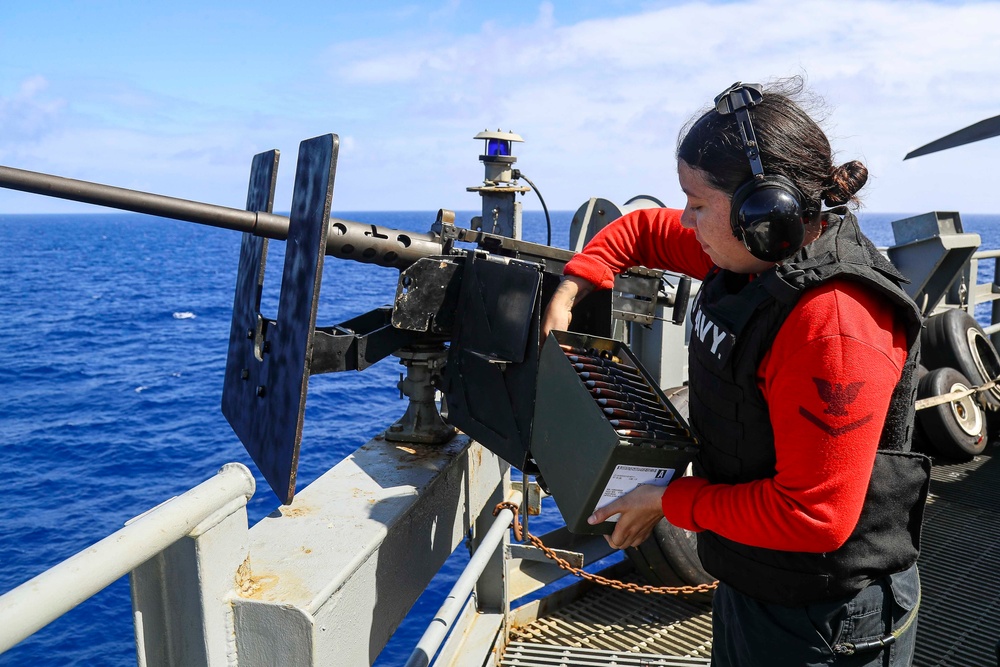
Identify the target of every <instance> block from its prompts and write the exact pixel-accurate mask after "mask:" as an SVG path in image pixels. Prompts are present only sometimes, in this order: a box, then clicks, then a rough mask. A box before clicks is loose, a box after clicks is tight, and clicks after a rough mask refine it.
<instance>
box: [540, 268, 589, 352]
mask: <svg viewBox="0 0 1000 667" xmlns="http://www.w3.org/2000/svg"><path fill="white" fill-rule="evenodd" d="M593 289H594V285H593V284H592V283H589V282H587V281H586V280H584V279H583V278H577V277H576V276H566V277H564V278H563V279H562V282H561V283H559V287H557V288H556V291H555V292H554V293H553V294H552V298H551V299H550V300H549V305H548V307H546V309H545V316H544V317H542V339H543V340H544V339H545V337H546V336H548V335H549V332H550V331H552V330H553V329H556V330H558V331H566V330H567V329H569V323H570V321H571V320H572V319H573V305H574V304H575V303H576V302H577V301H579V300H580V299H582V298H583V297H585V296H587V294H589V293H590V292H591V290H593Z"/></svg>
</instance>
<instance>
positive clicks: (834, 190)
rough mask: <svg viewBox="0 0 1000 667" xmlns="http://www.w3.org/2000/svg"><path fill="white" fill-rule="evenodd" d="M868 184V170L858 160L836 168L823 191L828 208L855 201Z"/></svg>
mask: <svg viewBox="0 0 1000 667" xmlns="http://www.w3.org/2000/svg"><path fill="white" fill-rule="evenodd" d="M867 182H868V168H867V167H866V166H865V165H864V164H862V163H861V162H859V161H858V160H851V161H850V162H847V163H845V164H842V165H840V166H839V167H836V168H834V170H833V171H832V172H831V173H830V177H829V179H828V181H827V187H826V189H825V190H824V191H823V193H822V196H823V201H824V202H825V203H826V205H827V206H843V205H844V204H847V203H848V202H851V201H854V200H855V199H856V198H855V196H854V195H855V194H857V192H858V190H860V189H861V188H863V187H864V185H865V183H867Z"/></svg>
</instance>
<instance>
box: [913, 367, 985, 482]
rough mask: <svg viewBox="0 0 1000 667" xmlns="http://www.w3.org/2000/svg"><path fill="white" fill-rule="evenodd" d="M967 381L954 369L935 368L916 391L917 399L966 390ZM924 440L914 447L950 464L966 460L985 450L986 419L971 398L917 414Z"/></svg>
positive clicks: (918, 441) (926, 409) (967, 386)
mask: <svg viewBox="0 0 1000 667" xmlns="http://www.w3.org/2000/svg"><path fill="white" fill-rule="evenodd" d="M971 386H972V384H971V383H970V382H969V379H968V378H967V377H965V376H964V375H963V374H962V373H960V372H959V371H958V370H956V369H954V368H947V367H945V368H936V369H934V370H932V371H930V372H929V373H928V374H927V375H925V376H924V377H923V378H922V379H921V380H920V384H919V385H918V388H917V399H918V400H919V399H921V398H930V397H932V396H941V395H943V394H947V393H949V392H952V391H956V390H964V389H969V388H970V387H971ZM917 420H918V422H919V424H920V427H921V428H922V429H923V434H924V437H923V438H922V439H919V440H915V444H917V445H919V447H920V449H922V450H924V451H925V453H928V454H931V455H932V456H933V455H937V456H939V457H941V458H942V459H946V460H948V461H953V462H964V461H970V460H972V458H973V457H974V456H976V455H977V454H982V452H983V450H984V449H985V448H986V443H987V438H986V416H985V414H984V413H983V409H982V408H981V407H980V405H979V404H978V403H977V402H976V401H975V400H973V396H971V395H970V396H966V397H965V398H962V399H959V400H957V401H952V402H950V403H943V404H941V405H935V406H932V407H929V408H924V409H922V410H918V411H917Z"/></svg>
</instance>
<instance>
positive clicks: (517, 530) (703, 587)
mask: <svg viewBox="0 0 1000 667" xmlns="http://www.w3.org/2000/svg"><path fill="white" fill-rule="evenodd" d="M503 509H509V510H510V511H511V512H513V513H514V519H513V520H512V521H511V522H510V525H511V528H513V529H514V537H515V539H517V541H518V542H521V541H523V540H522V531H521V522H520V520H519V519H518V513H519V512H520V508H519V507H518V506H517V505H516V504H515V503H512V502H509V501H504V502H502V503H498V504H497V506H496V507H494V508H493V516H496V515H498V514H499V513H500V510H503ZM527 537H528V541H529V542H531V543H532V544H533V545H534V546H536V547H538V548H539V549H541V551H542V553H544V554H545V555H546V557H548V558H550V559H552V560H553V561H555V563H556V565H558V566H559V567H561V568H562V569H564V570H566V571H567V572H571V573H572V574H575V575H576V576H578V577H580V578H581V579H586V580H587V581H592V582H594V583H595V584H600V585H601V586H609V587H611V588H614V589H617V590H620V591H628V592H630V593H645V594H646V595H649V594H651V593H658V594H661V595H694V594H696V593H709V592H711V591H713V590H715V589H716V588H717V587H718V585H719V582H718V581H713V582H712V583H710V584H698V585H696V586H650V585H648V584H647V585H639V584H635V583H632V582H628V581H618V580H617V579H608V578H607V577H602V576H601V575H599V574H591V573H590V572H586V571H584V570H582V569H580V568H578V567H573V566H572V565H570V563H569V562H567V561H566V560H565V559H563V558H561V557H560V556H559V554H557V553H556V552H555V551H553V550H552V549H550V548H548V547H547V546H545V545H544V544H543V543H542V541H541V540H540V539H539V538H537V537H535V536H534V535H532V534H531V533H527Z"/></svg>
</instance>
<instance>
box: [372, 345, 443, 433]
mask: <svg viewBox="0 0 1000 667" xmlns="http://www.w3.org/2000/svg"><path fill="white" fill-rule="evenodd" d="M394 355H395V356H397V357H399V363H401V364H402V365H403V366H405V367H406V377H405V378H403V379H401V380H400V381H399V383H398V384H397V386H398V387H399V391H400V393H401V394H403V395H404V396H406V397H407V398H409V399H410V404H409V405H408V406H407V408H406V412H405V413H404V414H403V416H402V417H400V419H399V420H398V421H396V422H395V423H394V424H393V425H392V426H390V427H389V428H388V430H386V432H385V439H386V440H388V441H390V442H420V443H424V444H430V445H437V444H442V443H445V442H448V441H449V440H451V438H452V436H454V435H455V428H454V427H453V426H450V425H448V424H447V423H445V421H444V419H443V418H442V417H441V413H440V412H438V408H437V403H436V402H435V400H434V399H435V395H436V392H437V389H436V388H435V386H434V385H435V384H437V380H438V379H439V378H440V371H441V369H442V368H443V367H444V364H445V360H446V359H447V356H448V351H447V350H446V349H445V347H444V345H443V344H441V343H429V344H417V345H411V346H408V347H404V348H403V349H401V350H398V351H397V352H395V353H394Z"/></svg>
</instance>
